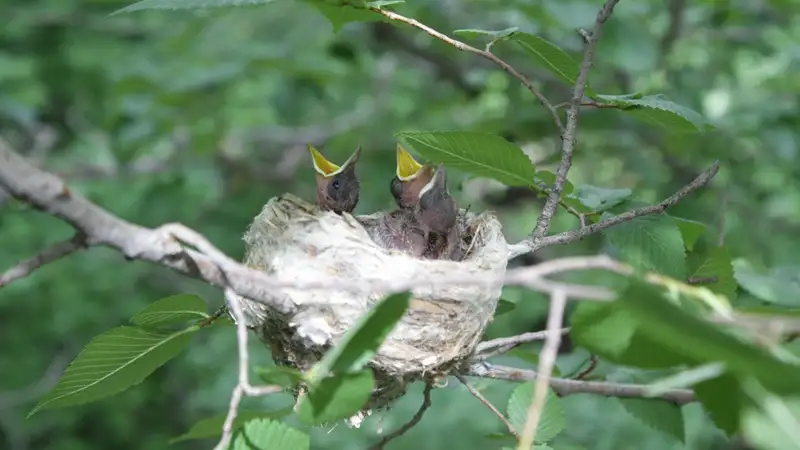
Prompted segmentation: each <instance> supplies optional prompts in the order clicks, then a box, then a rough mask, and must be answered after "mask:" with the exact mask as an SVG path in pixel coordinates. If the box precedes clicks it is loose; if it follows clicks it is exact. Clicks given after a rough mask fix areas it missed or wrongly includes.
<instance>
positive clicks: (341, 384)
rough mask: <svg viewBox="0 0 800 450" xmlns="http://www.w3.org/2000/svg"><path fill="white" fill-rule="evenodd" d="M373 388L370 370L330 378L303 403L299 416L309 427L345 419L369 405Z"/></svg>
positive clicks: (308, 394)
mask: <svg viewBox="0 0 800 450" xmlns="http://www.w3.org/2000/svg"><path fill="white" fill-rule="evenodd" d="M373 386H374V380H373V376H372V370H370V369H364V370H362V371H360V372H355V373H345V374H342V375H334V376H330V377H327V378H325V379H323V380H322V381H321V382H320V383H318V384H317V385H316V386H312V387H311V388H310V390H309V391H308V392H307V393H306V395H305V396H304V397H303V398H302V399H301V400H300V404H299V406H298V410H297V414H298V416H299V417H300V420H302V421H303V422H304V423H306V424H308V425H319V424H323V423H327V422H333V421H336V420H340V419H346V418H348V417H350V416H352V415H353V414H355V413H356V412H358V410H359V409H361V408H362V407H363V406H364V405H365V404H366V403H367V401H368V400H369V397H370V395H371V394H372V388H373Z"/></svg>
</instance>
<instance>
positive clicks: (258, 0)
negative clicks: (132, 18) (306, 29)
mask: <svg viewBox="0 0 800 450" xmlns="http://www.w3.org/2000/svg"><path fill="white" fill-rule="evenodd" d="M274 1H275V0H142V1H140V2H136V3H134V4H132V5H128V6H126V7H124V8H122V9H118V10H116V11H114V12H112V13H111V14H110V15H112V16H113V15H115V14H122V13H129V12H134V11H142V10H145V9H168V10H178V9H206V8H225V7H229V6H252V5H266V4H267V3H272V2H274Z"/></svg>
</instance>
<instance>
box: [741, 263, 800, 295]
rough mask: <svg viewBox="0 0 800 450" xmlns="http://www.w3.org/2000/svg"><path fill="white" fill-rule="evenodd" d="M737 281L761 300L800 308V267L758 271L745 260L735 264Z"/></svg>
mask: <svg viewBox="0 0 800 450" xmlns="http://www.w3.org/2000/svg"><path fill="white" fill-rule="evenodd" d="M733 267H734V269H735V271H734V273H735V277H736V281H738V282H739V284H740V285H741V286H742V288H744V289H745V290H746V291H747V292H749V293H751V294H753V295H754V296H756V297H758V298H759V299H761V300H764V301H765V302H769V303H775V304H779V305H785V306H800V266H785V267H775V268H772V269H770V270H769V271H767V272H766V273H763V272H759V271H757V270H756V269H755V268H754V267H753V266H752V265H751V264H750V263H748V262H747V261H745V260H743V259H737V260H736V261H734V262H733Z"/></svg>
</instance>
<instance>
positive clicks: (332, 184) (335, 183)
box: [331, 180, 340, 191]
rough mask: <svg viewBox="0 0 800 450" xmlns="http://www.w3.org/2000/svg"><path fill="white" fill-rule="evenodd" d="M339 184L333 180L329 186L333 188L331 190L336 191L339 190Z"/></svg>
mask: <svg viewBox="0 0 800 450" xmlns="http://www.w3.org/2000/svg"><path fill="white" fill-rule="evenodd" d="M339 184H340V183H339V180H333V182H332V183H331V186H332V187H333V189H335V190H337V191H338V190H339Z"/></svg>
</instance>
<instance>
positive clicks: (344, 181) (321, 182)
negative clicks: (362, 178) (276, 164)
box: [308, 144, 361, 214]
mask: <svg viewBox="0 0 800 450" xmlns="http://www.w3.org/2000/svg"><path fill="white" fill-rule="evenodd" d="M308 150H309V151H310V152H311V159H312V160H313V162H314V170H316V172H317V173H316V178H317V206H319V207H320V208H321V209H323V210H325V211H333V212H335V213H336V214H341V213H343V212H347V213H351V212H353V210H354V209H356V205H357V204H358V193H359V189H360V185H359V183H358V176H356V162H358V157H359V156H360V155H361V146H360V145H359V146H358V148H356V151H355V152H353V154H352V155H350V157H349V158H347V161H345V162H344V164H342V165H341V167H340V166H337V165H336V164H333V163H332V162H330V161H328V160H327V159H325V157H324V156H322V153H320V152H319V151H318V150H317V149H316V148H314V147H313V146H312V145H311V144H308Z"/></svg>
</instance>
